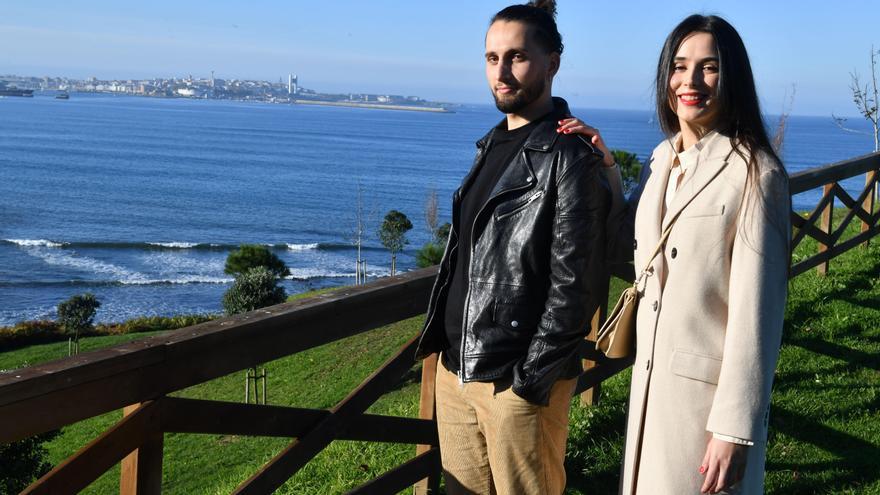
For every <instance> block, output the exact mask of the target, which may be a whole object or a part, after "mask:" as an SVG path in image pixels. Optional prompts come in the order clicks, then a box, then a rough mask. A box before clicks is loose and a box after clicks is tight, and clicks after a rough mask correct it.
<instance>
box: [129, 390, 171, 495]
mask: <svg viewBox="0 0 880 495" xmlns="http://www.w3.org/2000/svg"><path fill="white" fill-rule="evenodd" d="M138 407H140V404H133V405H130V406H126V407H125V408H124V409H123V410H122V415H123V416H128V415H129V414H131V413H133V412H134V411H135V410H136V409H137V408H138ZM163 443H164V434H163V433H162V432H161V431H159V432H156V433H155V434H153V435H150V437H149V438H148V439H147V440H146V441H145V442H144V443H143V445H141V446H140V447H138V448H137V449H136V450H135V451H134V452H132V453H131V454H129V455H128V456H127V457H126V458H125V459H123V460H122V466H121V467H122V469H121V473H120V476H119V495H159V494H161V493H162V449H163Z"/></svg>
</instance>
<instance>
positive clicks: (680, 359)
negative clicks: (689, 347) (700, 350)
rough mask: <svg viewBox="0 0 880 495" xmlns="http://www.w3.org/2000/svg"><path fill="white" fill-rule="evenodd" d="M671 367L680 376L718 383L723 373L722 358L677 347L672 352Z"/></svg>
mask: <svg viewBox="0 0 880 495" xmlns="http://www.w3.org/2000/svg"><path fill="white" fill-rule="evenodd" d="M669 367H670V371H672V372H673V373H675V374H676V375H678V376H682V377H685V378H690V379H691V380H699V381H701V382H706V383H711V384H713V385H717V384H718V376H719V375H720V374H721V359H720V358H716V357H713V356H706V355H704V354H697V353H694V352H690V351H685V350H681V349H676V350H674V351H673V352H672V360H671V361H670V364H669Z"/></svg>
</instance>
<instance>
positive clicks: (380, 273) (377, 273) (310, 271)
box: [286, 268, 391, 280]
mask: <svg viewBox="0 0 880 495" xmlns="http://www.w3.org/2000/svg"><path fill="white" fill-rule="evenodd" d="M390 274H391V272H390V271H389V270H367V276H368V277H385V276H388V275H390ZM354 276H355V273H354V272H344V271H334V270H322V269H320V268H291V269H290V275H289V276H287V277H286V278H287V279H289V280H310V279H315V278H354Z"/></svg>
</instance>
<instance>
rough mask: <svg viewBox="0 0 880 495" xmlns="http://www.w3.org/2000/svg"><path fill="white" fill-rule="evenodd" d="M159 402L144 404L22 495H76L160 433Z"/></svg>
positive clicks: (56, 467)
mask: <svg viewBox="0 0 880 495" xmlns="http://www.w3.org/2000/svg"><path fill="white" fill-rule="evenodd" d="M160 402H161V399H160V400H158V401H150V402H145V403H144V404H142V405H141V406H139V407H138V408H137V409H135V410H134V412H132V413H131V414H129V415H127V416H125V418H123V419H122V421H120V422H119V423H116V424H115V425H114V426H113V427H111V428H110V429H109V430H107V431H106V432H104V433H103V434H101V436H99V437H98V438H96V439H94V440H92V441H91V442H90V443H89V444H88V445H86V446H85V447H83V448H81V449H80V450H79V451H78V452H77V453H76V454H74V455H73V456H71V457H70V458H68V459H67V460H66V461H64V462H62V463H61V464H59V465H57V466H55V468H54V469H52V470H51V471H49V472H48V473H46V474H45V475H44V476H43V477H42V478H40V479H39V480H37V481H35V482H34V483H33V484H32V485H31V486H29V487H28V488H27V489H26V490H25V491H23V492H22V494H23V495H24V494H27V495H36V494H53V493H76V492H79V491H80V490H83V489H85V488H86V487H88V486H89V485H90V484H91V483H92V482H93V481H95V480H96V479H98V478H99V477H100V476H101V475H102V474H104V472H105V471H107V470H108V469H110V468H111V467H113V466H114V465H115V464H116V463H118V462H119V461H121V460H122V459H123V458H124V457H125V456H127V455H128V454H129V453H131V452H133V451H134V450H135V449H137V448H138V447H139V446H141V445H143V444H144V443H145V441H146V440H147V439H148V438H149V437H151V436H153V435H155V434H156V433H160V432H161V429H160V421H161V418H160V416H161V415H160V411H161V407H160Z"/></svg>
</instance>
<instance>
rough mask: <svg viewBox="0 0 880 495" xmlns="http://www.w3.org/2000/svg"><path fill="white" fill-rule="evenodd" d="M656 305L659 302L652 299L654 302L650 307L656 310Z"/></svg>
mask: <svg viewBox="0 0 880 495" xmlns="http://www.w3.org/2000/svg"><path fill="white" fill-rule="evenodd" d="M658 306H660V304H659V303H658V302H657V301H654V304H652V305H651V307H652V308H654V311H657V307H658Z"/></svg>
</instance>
